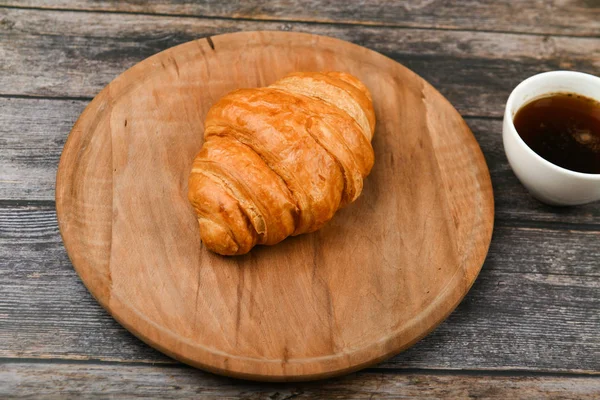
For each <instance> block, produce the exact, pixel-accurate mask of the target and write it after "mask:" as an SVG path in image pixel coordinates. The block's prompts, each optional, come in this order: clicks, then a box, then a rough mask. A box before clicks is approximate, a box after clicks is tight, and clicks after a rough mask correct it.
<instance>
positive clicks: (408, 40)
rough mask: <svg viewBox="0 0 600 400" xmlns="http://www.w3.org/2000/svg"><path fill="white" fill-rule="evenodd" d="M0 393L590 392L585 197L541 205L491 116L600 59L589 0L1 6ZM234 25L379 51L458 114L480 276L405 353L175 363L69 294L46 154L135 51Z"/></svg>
mask: <svg viewBox="0 0 600 400" xmlns="http://www.w3.org/2000/svg"><path fill="white" fill-rule="evenodd" d="M0 3H1V4H2V5H0V398H7V397H8V398H10V397H20V396H23V397H25V396H31V397H34V398H43V397H57V398H59V397H60V398H66V397H73V398H79V397H80V396H85V397H94V396H96V397H110V396H115V397H117V396H125V397H149V396H156V397H160V398H182V397H201V396H203V397H206V398H224V397H227V398H268V399H290V398H307V397H311V396H316V397H325V398H332V397H335V398H345V397H357V398H364V397H370V398H398V397H409V396H414V395H418V396H423V397H429V398H432V397H433V398H435V397H452V398H455V397H465V398H480V397H481V398H488V397H492V398H519V397H523V398H540V397H556V398H600V266H599V263H600V260H599V258H598V256H599V255H600V251H599V250H598V243H599V242H598V240H599V239H600V203H596V204H590V205H586V206H582V207H574V208H551V207H547V206H544V205H542V204H541V203H538V202H537V201H535V200H533V199H532V198H531V197H530V196H529V195H528V194H527V193H526V191H525V190H524V189H523V187H522V186H521V185H520V184H519V182H518V181H517V179H516V178H515V176H514V175H513V173H512V171H511V170H510V168H509V166H508V164H507V161H506V158H505V156H504V152H503V149H502V141H501V117H502V113H503V106H504V102H505V100H506V98H507V96H508V94H509V92H510V90H511V89H512V88H513V87H514V86H515V85H516V84H517V83H519V82H520V81H521V80H523V79H524V78H526V77H528V76H530V75H533V74H535V73H538V72H542V71H547V70H556V69H572V70H578V71H583V72H588V73H592V74H594V73H595V74H598V73H599V72H600V1H598V0H566V1H558V0H539V1H529V0H519V1H509V0H498V1H491V0H490V1H486V0H480V1H463V2H461V1H443V0H428V1H425V0H420V1H414V2H396V1H391V0H390V1H386V0H373V1H361V2H352V1H338V0H312V1H308V2H291V1H273V2H270V3H269V4H267V5H264V4H262V2H260V1H256V0H249V1H245V2H243V4H242V5H239V4H232V3H236V2H231V3H230V2H220V1H217V0H209V1H204V2H198V3H197V4H196V3H195V2H192V1H184V0H179V1H177V0H172V1H169V0H162V1H152V2H150V1H149V2H144V1H139V0H135V1H134V0H128V1H122V2H116V1H109V0H106V1H102V0H80V1H76V0H3V1H0ZM240 30H292V31H305V32H311V33H316V34H321V35H328V36H334V37H338V38H341V39H345V40H348V41H351V42H354V43H358V44H360V45H363V46H366V47H368V48H371V49H373V50H376V51H379V52H381V53H383V54H386V55H388V56H389V57H391V58H393V59H395V60H397V61H398V62H400V63H402V64H404V65H406V66H407V67H409V68H411V69H412V70H414V71H415V72H416V73H418V74H420V75H421V76H422V77H424V78H425V79H426V80H428V81H429V82H430V83H432V84H433V85H434V86H435V87H436V88H438V89H439V90H440V91H441V92H442V94H444V95H445V96H446V97H447V98H448V99H449V100H450V101H451V102H452V103H453V104H454V105H455V107H456V108H457V109H458V110H459V111H460V112H461V114H462V115H463V116H464V118H465V119H466V121H467V123H468V124H469V126H470V127H471V129H472V130H473V132H474V134H475V136H476V137H477V139H478V141H479V143H480V145H481V147H482V149H483V152H484V154H485V157H486V160H487V162H488V165H489V168H490V172H491V175H492V180H493V184H494V189H495V199H496V222H495V231H494V237H493V240H492V244H491V248H490V252H489V255H488V258H487V261H486V263H485V265H484V266H483V270H482V272H481V275H480V277H479V278H478V280H477V281H476V283H475V285H474V286H473V288H472V290H471V292H470V293H469V294H468V295H467V297H466V298H465V300H464V301H463V302H462V304H461V305H460V306H459V307H458V309H457V310H456V311H455V312H454V313H453V314H452V315H451V316H450V318H448V320H447V321H446V322H444V323H443V324H442V325H441V326H440V327H439V328H438V329H437V330H436V331H435V332H434V333H432V334H431V335H429V336H428V337H427V338H425V339H424V340H422V341H421V342H419V343H418V344H417V345H416V346H414V347H413V348H411V349H410V350H408V351H406V352H404V353H402V354H400V355H398V356H396V357H394V358H392V359H390V360H388V361H386V362H383V363H381V364H379V365H377V366H374V367H372V368H369V369H366V370H363V371H361V372H358V373H355V374H352V375H349V376H345V377H342V378H337V379H331V380H326V381H321V382H313V383H303V384H260V383H251V382H244V381H237V380H234V379H229V378H223V377H219V376H215V375H212V374H209V373H204V372H202V371H199V370H195V369H192V368H189V367H187V366H185V365H182V364H179V363H177V362H175V361H173V360H171V359H169V358H167V357H166V356H164V355H162V354H160V353H158V352H156V351H154V350H153V349H151V348H150V347H148V346H146V345H145V344H144V343H142V342H140V341H139V340H137V339H136V338H135V337H133V336H132V335H131V334H129V333H128V332H127V331H126V330H125V329H123V328H122V327H121V326H120V325H119V324H117V323H116V322H115V321H114V320H113V319H112V318H111V317H110V316H109V315H108V314H107V313H106V312H105V311H104V310H103V309H102V308H101V307H100V306H99V305H98V304H97V303H96V301H95V300H94V299H93V298H92V296H91V295H90V294H89V293H88V292H87V290H86V289H85V287H84V286H83V284H82V283H81V281H80V280H79V278H78V277H77V275H76V273H75V272H74V270H73V268H72V266H71V264H70V262H69V259H68V257H67V254H66V252H65V250H64V247H63V245H62V242H61V238H60V236H59V232H58V228H57V222H56V215H55V204H54V183H55V173H56V167H57V164H58V159H59V156H60V153H61V150H62V147H63V145H64V143H65V140H66V138H67V135H68V133H69V130H70V129H71V127H72V125H73V123H74V122H75V120H76V119H77V117H78V116H79V114H80V113H81V111H82V110H83V108H84V107H85V106H86V104H87V103H88V102H89V101H90V100H91V99H92V97H93V96H94V95H95V94H96V93H98V91H99V90H100V89H101V88H102V87H103V86H105V85H106V84H107V83H108V82H110V81H111V80H112V79H113V78H114V77H115V76H117V75H118V74H120V73H121V72H122V71H124V70H125V69H126V68H128V67H130V66H132V65H133V64H135V63H137V62H138V61H141V60H143V59H144V58H146V57H148V56H150V55H152V54H154V53H156V52H158V51H161V50H163V49H166V48H168V47H171V46H173V45H176V44H179V43H183V42H186V41H189V40H193V39H196V38H200V37H205V36H209V35H216V34H220V33H225V32H233V31H240Z"/></svg>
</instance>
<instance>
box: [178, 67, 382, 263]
mask: <svg viewBox="0 0 600 400" xmlns="http://www.w3.org/2000/svg"><path fill="white" fill-rule="evenodd" d="M374 131H375V113H374V111H373V103H372V99H371V94H370V93H369V91H368V90H367V88H366V87H365V85H364V84H363V83H362V82H361V81H359V80H358V79H357V78H355V77H354V76H352V75H350V74H347V73H343V72H297V73H293V74H290V75H288V76H286V77H285V78H283V79H281V80H279V81H277V82H275V83H274V84H272V85H270V86H268V87H265V88H255V89H240V90H236V91H234V92H231V93H229V94H228V95H226V96H225V97H223V98H221V99H220V100H219V101H218V102H217V103H216V104H215V105H213V106H212V108H211V109H210V110H209V111H208V114H207V116H206V123H205V131H204V139H205V142H204V145H203V146H202V149H201V150H200V153H198V155H197V156H196V158H195V159H194V163H193V166H192V171H191V173H190V177H189V192H188V197H189V200H190V203H191V204H192V206H193V208H194V210H195V211H196V214H197V215H198V223H199V225H200V236H201V238H202V241H203V242H204V245H205V246H206V247H207V248H208V249H209V250H212V251H214V252H216V253H219V254H223V255H235V254H245V253H247V252H248V251H250V249H251V248H252V247H253V246H254V245H256V244H267V245H272V244H275V243H278V242H280V241H282V240H283V239H285V238H286V237H288V236H290V235H299V234H302V233H307V232H313V231H316V230H317V229H319V228H321V227H322V226H323V225H324V224H325V223H326V222H327V221H329V220H330V219H331V218H332V217H333V215H334V214H335V212H336V211H337V210H338V209H340V208H341V207H343V206H345V205H347V204H349V203H351V202H353V201H354V200H356V198H357V197H358V196H359V195H360V193H361V191H362V186H363V178H365V177H366V176H367V175H368V174H369V172H370V171H371V167H372V166H373V161H374V155H373V148H372V147H371V139H372V137H373V133H374Z"/></svg>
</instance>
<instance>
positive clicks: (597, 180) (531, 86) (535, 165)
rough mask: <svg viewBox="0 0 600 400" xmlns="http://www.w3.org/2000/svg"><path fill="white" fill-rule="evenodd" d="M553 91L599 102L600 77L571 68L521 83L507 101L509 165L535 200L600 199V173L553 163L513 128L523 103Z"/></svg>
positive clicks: (566, 203) (505, 134)
mask: <svg viewBox="0 0 600 400" xmlns="http://www.w3.org/2000/svg"><path fill="white" fill-rule="evenodd" d="M552 93H576V94H580V95H583V96H585V97H589V98H592V99H595V100H597V101H599V102H600V78H598V77H596V76H593V75H588V74H584V73H581V72H572V71H552V72H544V73H542V74H538V75H534V76H532V77H530V78H528V79H525V80H524V81H523V82H521V83H520V84H519V85H518V86H517V87H516V88H515V89H514V90H513V91H512V93H511V94H510V96H509V97H508V101H507V102H506V110H505V112H504V124H503V128H502V131H503V134H502V136H503V140H504V151H505V152H506V157H507V158H508V162H509V163H510V166H511V168H512V169H513V171H514V172H515V175H517V178H519V180H520V181H521V183H522V184H523V186H525V188H527V190H528V191H529V193H531V195H532V196H533V197H535V198H537V199H538V200H540V201H542V202H544V203H547V204H551V205H559V206H570V205H577V204H585V203H589V202H592V201H596V200H600V174H586V173H582V172H575V171H571V170H568V169H566V168H562V167H559V166H558V165H556V164H552V163H551V162H550V161H547V160H546V159H544V158H542V157H541V156H539V155H538V154H537V153H535V152H534V151H533V150H532V149H531V148H530V147H529V146H527V144H525V142H524V141H523V139H521V137H520V136H519V134H518V133H517V130H516V129H515V125H514V123H513V118H514V116H515V114H516V113H517V111H519V109H520V108H521V107H523V106H524V105H525V104H527V103H529V102H531V101H532V100H535V99H538V98H540V97H545V96H547V95H550V94H552Z"/></svg>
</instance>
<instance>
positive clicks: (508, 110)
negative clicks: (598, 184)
mask: <svg viewBox="0 0 600 400" xmlns="http://www.w3.org/2000/svg"><path fill="white" fill-rule="evenodd" d="M548 75H558V77H559V78H560V77H566V76H571V77H573V76H575V77H577V78H579V79H585V80H592V81H596V82H597V83H598V85H600V77H597V76H595V75H592V74H586V73H585V72H577V71H565V70H558V71H547V72H542V73H539V74H535V75H532V76H530V77H529V78H527V79H525V80H523V81H521V83H519V84H518V85H517V86H515V88H514V89H513V90H512V91H511V92H510V95H509V96H508V100H506V107H505V111H504V120H505V121H507V122H508V123H510V127H511V129H510V131H511V134H512V135H513V136H515V137H516V138H517V142H518V143H519V144H521V146H523V147H525V148H526V149H527V150H526V151H527V152H528V153H529V154H531V155H532V156H533V157H534V158H535V159H537V160H539V161H541V162H542V164H544V165H546V166H548V167H549V168H551V169H554V170H555V171H557V172H562V173H564V174H566V175H570V176H572V177H575V178H583V179H588V180H594V181H598V180H600V173H598V174H592V173H588V172H578V171H573V170H570V169H567V168H564V167H561V166H560V165H556V164H554V163H552V162H550V161H548V160H546V159H545V158H544V157H542V156H540V155H539V154H538V153H536V152H535V151H533V149H532V148H531V147H529V145H528V144H527V143H525V141H524V140H523V138H522V137H521V135H519V133H518V132H517V128H516V127H515V124H514V121H513V119H514V118H513V115H512V113H511V108H512V105H513V103H514V97H515V92H516V91H517V89H520V88H522V87H524V86H527V85H530V84H532V83H535V81H537V80H539V79H541V78H545V77H547V76H548ZM550 93H551V92H549V94H550ZM572 93H577V94H580V93H578V92H576V91H573V92H572ZM538 98H539V97H534V98H531V99H529V100H528V101H526V102H524V103H523V105H522V106H521V107H523V106H524V105H526V104H528V103H529V102H531V101H533V100H535V99H538ZM594 100H598V101H599V102H600V99H594ZM521 107H519V109H520V108H521Z"/></svg>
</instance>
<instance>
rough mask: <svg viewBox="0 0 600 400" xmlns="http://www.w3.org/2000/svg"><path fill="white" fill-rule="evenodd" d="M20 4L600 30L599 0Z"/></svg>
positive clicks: (61, 0) (71, 0)
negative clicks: (595, 0) (596, 0)
mask: <svg viewBox="0 0 600 400" xmlns="http://www.w3.org/2000/svg"><path fill="white" fill-rule="evenodd" d="M2 4H6V5H13V6H19V7H43V8H49V9H75V10H97V11H119V12H137V13H159V14H172V15H183V16H210V17H225V18H235V19H242V18H243V19H260V20H292V21H312V22H338V23H346V24H365V25H387V26H404V27H407V26H408V27H417V28H441V29H472V30H495V31H511V32H519V31H520V32H535V33H540V34H565V35H567V34H568V35H594V36H597V35H598V31H599V30H600V25H599V23H598V21H599V20H600V6H599V5H598V3H597V2H594V0H567V1H555V0H542V1H529V0H518V1H511V0H499V1H444V0H420V1H410V2H405V1H393V0H369V1H364V0H363V1H344V0H310V1H302V2H294V1H292V2H290V1H259V0H247V1H243V2H238V1H225V2H224V1H219V0H208V1H202V2H198V1H192V0H160V1H148V2H144V1H143V2H140V1H139V0H126V1H110V0H3V1H2Z"/></svg>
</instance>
